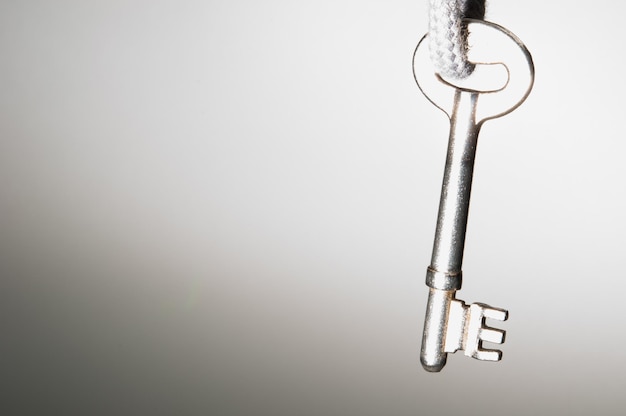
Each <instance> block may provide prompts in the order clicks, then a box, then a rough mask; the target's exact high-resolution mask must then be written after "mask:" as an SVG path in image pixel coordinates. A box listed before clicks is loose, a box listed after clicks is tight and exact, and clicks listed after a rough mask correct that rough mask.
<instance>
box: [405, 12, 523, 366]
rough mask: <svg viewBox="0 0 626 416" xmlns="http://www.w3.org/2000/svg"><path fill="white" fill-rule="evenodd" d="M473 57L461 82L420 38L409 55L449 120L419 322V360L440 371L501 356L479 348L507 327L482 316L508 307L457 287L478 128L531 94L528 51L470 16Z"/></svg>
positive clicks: (497, 315)
mask: <svg viewBox="0 0 626 416" xmlns="http://www.w3.org/2000/svg"><path fill="white" fill-rule="evenodd" d="M467 23H468V30H469V42H470V45H471V49H470V51H469V59H470V61H472V62H474V63H476V64H477V66H476V70H475V71H474V73H473V74H472V75H471V76H470V77H468V78H466V79H464V80H463V81H454V82H455V83H453V82H451V81H449V80H446V79H444V78H442V77H441V76H439V75H438V74H436V73H435V72H434V71H433V69H432V64H431V63H430V58H429V53H428V46H427V42H425V40H426V38H427V36H424V38H422V40H421V41H420V43H419V44H418V45H417V48H416V50H415V55H414V57H413V71H414V75H415V80H416V81H417V84H418V86H419V88H420V90H421V91H422V92H423V93H424V95H425V96H426V97H427V98H428V99H429V100H430V101H431V102H432V103H433V104H434V105H435V106H437V107H438V108H439V109H441V110H442V111H443V112H445V113H446V114H447V115H448V117H449V119H450V136H449V142H448V155H447V159H446V166H445V170H444V176H443V185H442V188H441V199H440V203H439V214H438V216H437V228H436V231H435V242H434V245H433V253H432V258H431V264H430V266H429V267H428V269H427V273H426V284H427V285H428V286H429V288H430V291H429V295H428V304H427V308H426V318H425V322H424V335H423V338H422V352H421V362H422V365H423V366H424V368H425V369H426V370H427V371H431V372H437V371H441V369H442V368H443V367H444V366H445V364H446V358H447V354H448V353H450V352H455V351H457V350H464V351H465V355H467V356H470V357H473V358H476V359H479V360H486V361H498V360H500V358H501V357H502V353H501V351H498V350H490V349H485V348H483V345H482V343H483V341H487V342H491V343H497V344H500V343H502V342H504V335H505V333H504V331H502V330H499V329H495V328H489V327H487V326H486V325H485V319H486V318H488V319H495V320H500V321H504V320H506V319H507V317H508V312H507V311H505V310H503V309H498V308H492V307H489V306H487V305H485V304H481V303H475V304H471V305H466V304H465V302H463V301H461V300H457V299H456V298H455V293H456V291H457V290H459V289H460V288H461V282H462V272H461V266H462V263H463V249H464V245H465V231H466V226H467V217H468V212H469V201H470V193H471V188H472V176H473V170H474V159H475V156H476V146H477V142H478V133H479V132H480V127H481V125H482V123H484V122H485V121H486V120H489V119H493V118H496V117H500V116H503V115H505V114H508V113H509V112H511V111H513V110H514V109H515V108H517V107H518V106H519V105H520V104H521V103H522V102H523V101H524V100H525V99H526V97H527V96H528V94H529V93H530V90H531V89H532V85H533V80H534V66H533V62H532V58H531V56H530V53H529V52H528V50H527V49H526V47H525V46H524V45H523V44H522V42H521V41H520V40H519V39H518V38H517V37H516V36H515V35H513V34H512V33H511V32H509V31H508V30H506V29H504V28H502V27H501V26H498V25H496V24H493V23H489V22H484V21H477V20H467Z"/></svg>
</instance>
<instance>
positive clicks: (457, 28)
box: [428, 0, 485, 79]
mask: <svg viewBox="0 0 626 416" xmlns="http://www.w3.org/2000/svg"><path fill="white" fill-rule="evenodd" d="M484 15H485V1H484V0H430V11H429V29H428V30H429V31H428V37H429V39H430V42H429V48H430V58H431V60H432V62H433V64H434V65H435V70H436V72H437V73H439V74H440V75H442V76H445V77H452V78H457V79H458V78H466V77H467V76H468V75H470V74H471V73H472V71H473V70H474V64H472V63H471V62H469V61H468V60H467V50H468V45H467V34H468V33H467V25H465V24H464V23H463V19H464V18H466V17H471V18H474V19H482V18H483V17H484Z"/></svg>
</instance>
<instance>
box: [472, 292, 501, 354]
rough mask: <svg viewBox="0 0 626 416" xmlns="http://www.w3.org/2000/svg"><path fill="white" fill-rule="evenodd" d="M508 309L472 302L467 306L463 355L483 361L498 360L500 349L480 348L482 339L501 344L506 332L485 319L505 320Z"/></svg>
mask: <svg viewBox="0 0 626 416" xmlns="http://www.w3.org/2000/svg"><path fill="white" fill-rule="evenodd" d="M508 317H509V313H508V311H506V310H504V309H500V308H492V307H491V306H488V305H485V304H483V303H473V304H471V305H469V307H468V319H467V332H466V335H465V336H466V338H465V355H467V356H470V357H473V358H476V359H478V360H483V361H500V360H501V359H502V351H500V350H491V349H486V348H482V343H483V341H485V342H491V343H494V344H502V343H503V342H504V340H505V337H506V332H505V331H504V330H501V329H497V328H491V327H489V326H487V325H486V324H485V319H494V320H498V321H506V320H507V319H508Z"/></svg>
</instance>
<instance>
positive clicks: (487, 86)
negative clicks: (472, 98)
mask: <svg viewBox="0 0 626 416" xmlns="http://www.w3.org/2000/svg"><path fill="white" fill-rule="evenodd" d="M475 65H476V67H475V68H474V71H473V72H472V73H471V75H470V76H468V77H467V78H464V79H451V78H447V77H444V76H442V75H441V74H436V76H437V78H438V79H439V81H440V82H442V83H444V84H446V85H449V86H450V87H452V88H456V89H459V90H461V91H466V92H470V93H480V94H486V93H494V92H499V91H502V90H504V89H505V88H506V87H507V85H508V84H509V80H510V77H511V73H510V72H509V68H507V66H506V65H505V64H503V63H501V62H493V63H492V62H490V63H475Z"/></svg>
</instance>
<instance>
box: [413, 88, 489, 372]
mask: <svg viewBox="0 0 626 416" xmlns="http://www.w3.org/2000/svg"><path fill="white" fill-rule="evenodd" d="M477 99H478V94H477V93H474V92H466V91H461V90H457V91H456V94H455V97H454V107H453V110H452V116H451V117H450V137H449V139H448V154H447V158H446V165H445V169H444V175H443V184H442V186H441V198H440V201H439V213H438V215H437V228H436V230H435V242H434V244H433V254H432V258H431V263H430V267H429V268H428V272H427V275H428V277H427V284H428V285H429V286H430V291H429V294H428V304H427V308H426V311H427V312H426V319H425V323H424V337H423V338H422V354H421V361H422V365H423V366H424V368H426V369H427V370H428V371H440V370H441V369H442V368H443V366H444V365H445V364H446V356H447V354H446V353H445V352H444V342H445V332H446V328H447V322H448V316H449V309H450V302H451V300H452V299H454V294H455V292H456V290H458V289H460V288H461V280H462V277H461V276H462V271H461V267H462V263H463V250H464V247H465V232H466V229H467V218H468V213H469V203H470V194H471V190H472V178H473V173H474V160H475V158H476V147H477V144H478V133H479V132H480V125H477V124H476V120H475V113H476V112H475V109H476V103H477Z"/></svg>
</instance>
